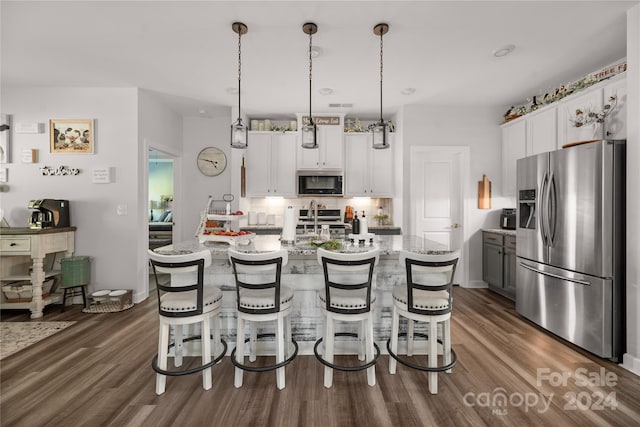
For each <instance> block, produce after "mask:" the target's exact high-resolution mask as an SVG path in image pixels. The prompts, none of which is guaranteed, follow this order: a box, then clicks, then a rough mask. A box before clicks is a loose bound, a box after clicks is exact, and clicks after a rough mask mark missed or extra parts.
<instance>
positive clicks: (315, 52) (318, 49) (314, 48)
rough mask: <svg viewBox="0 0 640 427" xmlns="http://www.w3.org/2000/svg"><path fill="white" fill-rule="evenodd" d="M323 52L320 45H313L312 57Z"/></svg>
mask: <svg viewBox="0 0 640 427" xmlns="http://www.w3.org/2000/svg"><path fill="white" fill-rule="evenodd" d="M321 53H322V48H320V47H318V46H312V47H311V57H312V58H317V57H318V56H320V54H321Z"/></svg>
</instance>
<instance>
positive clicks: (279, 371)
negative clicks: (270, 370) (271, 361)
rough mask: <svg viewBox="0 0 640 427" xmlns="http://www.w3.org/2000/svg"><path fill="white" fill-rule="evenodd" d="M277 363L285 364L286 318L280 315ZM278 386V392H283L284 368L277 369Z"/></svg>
mask: <svg viewBox="0 0 640 427" xmlns="http://www.w3.org/2000/svg"><path fill="white" fill-rule="evenodd" d="M276 322H277V325H276V363H282V362H284V316H283V315H282V313H278V320H277V321H276ZM276 384H277V386H278V390H282V389H283V388H284V386H285V377H284V366H283V367H282V368H278V369H276Z"/></svg>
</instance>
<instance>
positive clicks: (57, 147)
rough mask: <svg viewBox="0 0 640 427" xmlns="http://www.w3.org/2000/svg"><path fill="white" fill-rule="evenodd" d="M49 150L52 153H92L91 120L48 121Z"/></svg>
mask: <svg viewBox="0 0 640 427" xmlns="http://www.w3.org/2000/svg"><path fill="white" fill-rule="evenodd" d="M49 132H50V134H49V139H50V150H51V152H52V153H54V154H58V153H73V154H93V144H94V140H93V120H91V119H76V120H58V119H51V120H50V121H49Z"/></svg>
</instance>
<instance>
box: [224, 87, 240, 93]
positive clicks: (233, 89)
mask: <svg viewBox="0 0 640 427" xmlns="http://www.w3.org/2000/svg"><path fill="white" fill-rule="evenodd" d="M226 90H227V93H228V94H229V95H237V94H238V88H237V87H228V88H227V89H226Z"/></svg>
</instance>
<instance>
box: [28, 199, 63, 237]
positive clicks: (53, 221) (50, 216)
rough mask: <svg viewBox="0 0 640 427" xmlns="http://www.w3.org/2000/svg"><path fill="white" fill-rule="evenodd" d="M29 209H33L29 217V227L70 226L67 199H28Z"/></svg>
mask: <svg viewBox="0 0 640 427" xmlns="http://www.w3.org/2000/svg"><path fill="white" fill-rule="evenodd" d="M29 209H35V211H34V212H31V216H30V217H29V228H32V229H37V230H39V229H42V228H63V227H70V226H71V221H70V220H69V201H68V200H55V199H37V200H31V201H29Z"/></svg>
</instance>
